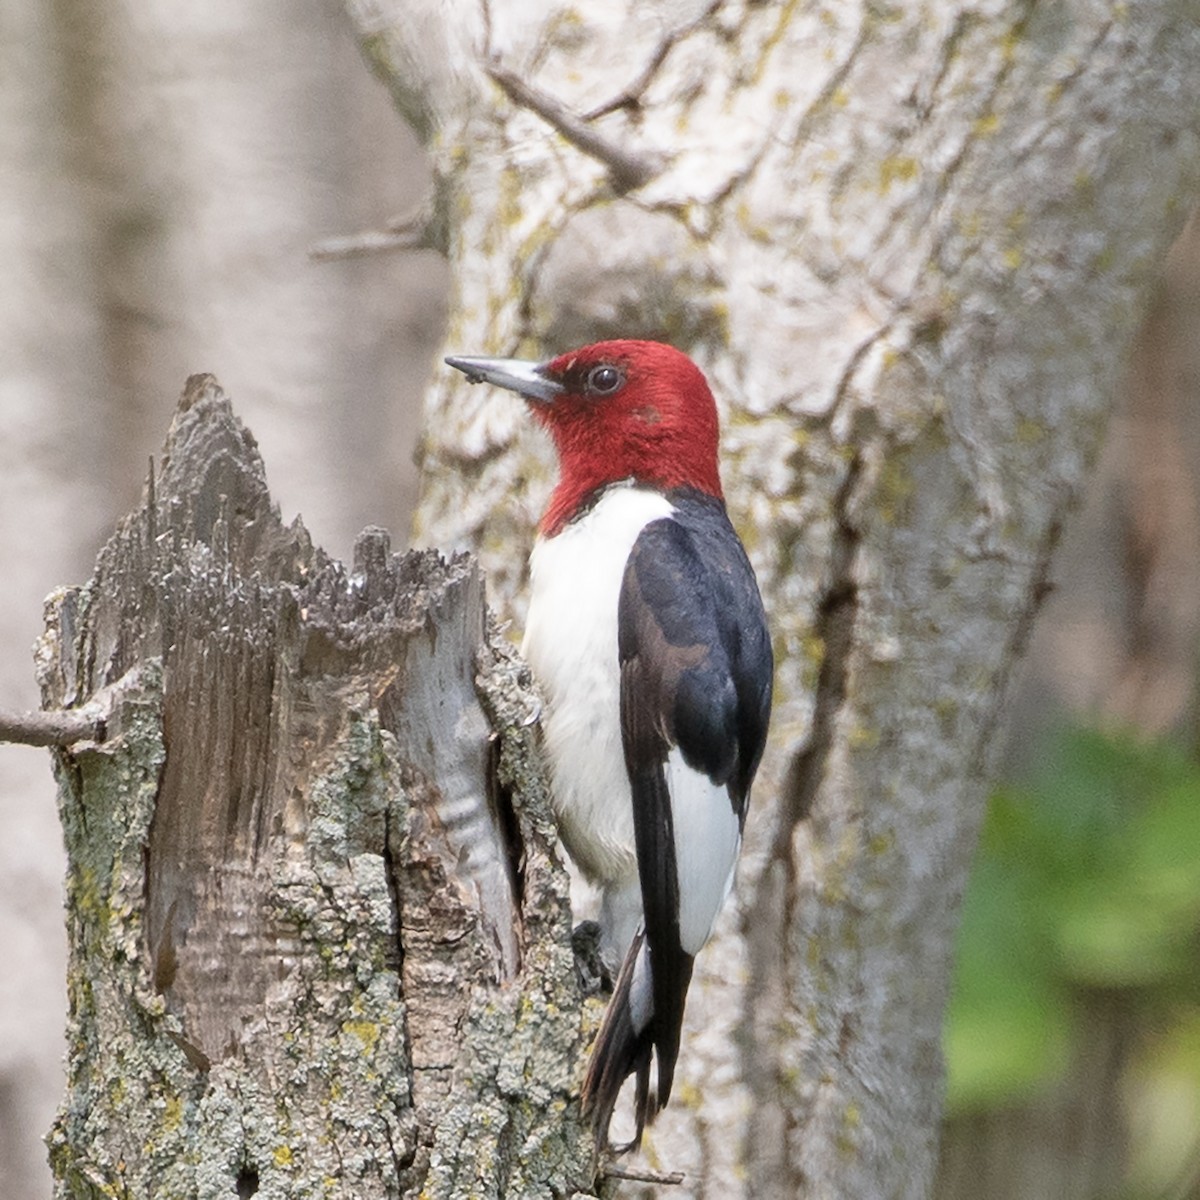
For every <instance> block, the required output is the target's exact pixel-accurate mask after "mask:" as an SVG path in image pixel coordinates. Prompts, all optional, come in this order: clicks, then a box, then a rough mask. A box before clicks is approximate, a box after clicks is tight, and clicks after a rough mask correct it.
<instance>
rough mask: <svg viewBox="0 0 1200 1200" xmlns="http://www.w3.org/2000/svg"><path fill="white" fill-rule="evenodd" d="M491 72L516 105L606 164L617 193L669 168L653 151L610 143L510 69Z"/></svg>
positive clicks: (494, 67) (495, 66) (495, 67)
mask: <svg viewBox="0 0 1200 1200" xmlns="http://www.w3.org/2000/svg"><path fill="white" fill-rule="evenodd" d="M487 72H488V74H489V75H490V76H491V77H492V78H493V79H494V80H495V81H496V83H497V84H499V85H500V88H501V90H502V91H503V92H504V94H505V95H506V96H507V97H508V98H509V99H510V100H511V101H512V102H513V103H514V104H517V105H520V107H521V108H527V109H529V110H530V112H535V113H537V115H538V116H539V117H541V118H542V120H543V121H545V122H546V123H547V124H549V125H552V126H553V127H554V128H555V129H556V130H557V131H558V132H559V133H561V134H562V135H563V137H565V138H566V139H567V141H568V142H570V143H571V145H573V146H575V147H576V148H577V149H579V150H582V151H583V152H584V154H587V155H588V156H590V157H591V158H594V159H596V160H597V161H598V162H602V163H604V165H605V166H606V167H608V169H609V171H610V173H611V175H612V181H613V186H614V187H615V188H616V189H617V191H619V192H628V191H632V190H633V189H634V188H639V187H642V186H643V185H644V184H647V183H649V182H650V180H651V179H653V178H654V177H655V176H656V175H659V174H661V173H662V171H663V169H664V168H665V167H666V158H665V156H664V155H662V154H658V153H656V152H654V151H651V150H644V151H642V152H641V153H633V152H631V151H629V150H626V149H625V148H624V147H622V146H618V145H617V144H616V143H614V142H611V141H609V139H608V138H606V137H604V136H603V135H602V134H600V133H598V132H597V131H596V130H595V129H593V128H592V127H591V126H590V125H589V124H588V123H587V121H586V120H585V119H584V118H583V117H580V116H577V115H576V114H575V113H573V112H571V110H570V109H569V108H567V107H566V106H565V105H564V104H563V103H562V102H561V101H559V100H556V99H555V98H554V97H553V96H550V95H548V94H547V93H545V92H542V91H539V90H538V89H537V88H534V87H532V86H531V85H530V84H528V83H526V82H525V81H524V80H523V79H521V78H520V76H518V75H516V74H514V73H513V72H512V71H510V70H508V68H506V67H502V66H500V65H499V64H498V63H492V64H491V65H489V66H488V68H487Z"/></svg>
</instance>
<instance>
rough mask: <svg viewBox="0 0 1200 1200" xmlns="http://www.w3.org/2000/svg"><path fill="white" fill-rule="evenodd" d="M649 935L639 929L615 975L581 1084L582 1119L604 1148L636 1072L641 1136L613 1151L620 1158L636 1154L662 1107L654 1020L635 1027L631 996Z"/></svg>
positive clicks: (636, 1114) (637, 1115)
mask: <svg viewBox="0 0 1200 1200" xmlns="http://www.w3.org/2000/svg"><path fill="white" fill-rule="evenodd" d="M644 940H645V935H644V934H643V933H642V931H641V930H639V931H638V933H637V935H636V936H635V937H634V939H633V944H632V945H631V946H630V947H629V951H628V953H627V954H626V955H625V961H624V962H623V963H622V964H621V971H620V973H619V974H618V975H617V982H616V986H615V987H614V989H613V995H612V999H611V1000H610V1001H609V1002H608V1008H607V1009H606V1010H605V1013H604V1020H603V1021H601V1022H600V1031H599V1033H597V1034H596V1041H595V1043H594V1044H593V1045H592V1058H591V1062H589V1063H588V1071H587V1076H586V1078H585V1079H584V1081H583V1117H584V1120H586V1121H588V1122H589V1123H590V1124H591V1126H592V1128H593V1129H594V1130H595V1132H596V1139H597V1141H598V1142H599V1144H600V1145H601V1146H602V1147H607V1146H608V1126H609V1123H610V1122H611V1121H612V1114H613V1109H614V1108H615V1107H616V1104H617V1097H618V1096H620V1094H621V1088H622V1086H623V1085H624V1083H625V1080H626V1079H628V1078H629V1076H630V1075H632V1074H633V1073H634V1072H635V1071H636V1072H637V1086H636V1090H635V1092H634V1115H635V1117H636V1120H637V1133H636V1135H635V1136H634V1139H633V1141H632V1142H630V1143H629V1144H628V1145H625V1146H619V1147H613V1149H615V1150H616V1151H617V1153H619V1154H623V1153H624V1152H625V1151H627V1150H635V1149H637V1147H638V1146H640V1145H641V1142H642V1133H643V1131H644V1130H645V1128H646V1125H647V1124H648V1123H649V1122H650V1121H652V1120H654V1114H655V1113H656V1112H657V1111H658V1105H657V1104H656V1103H655V1100H654V1098H653V1097H652V1096H651V1094H650V1054H651V1050H652V1049H653V1047H654V1021H653V1019H651V1021H650V1022H649V1024H648V1025H647V1026H646V1028H645V1029H643V1030H641V1031H640V1032H639V1031H637V1030H635V1029H634V1027H633V1012H632V1009H631V1007H630V1001H629V993H630V989H631V988H632V986H633V971H634V967H635V966H636V965H637V958H638V954H639V953H640V952H641V948H642V942H643V941H644Z"/></svg>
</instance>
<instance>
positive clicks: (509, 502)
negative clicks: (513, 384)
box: [347, 0, 1200, 1198]
mask: <svg viewBox="0 0 1200 1200" xmlns="http://www.w3.org/2000/svg"><path fill="white" fill-rule="evenodd" d="M347 8H348V10H349V11H350V12H351V14H352V15H353V16H354V18H355V20H356V22H357V23H358V27H359V29H360V33H361V35H362V38H363V43H364V47H365V49H366V52H367V54H368V56H369V57H370V59H371V61H372V62H373V63H374V64H375V66H376V68H377V69H378V70H379V72H380V73H381V74H382V76H383V77H384V78H385V79H386V80H388V82H389V83H390V85H391V87H392V88H393V92H394V94H395V96H396V99H397V102H398V104H399V105H400V107H401V109H402V111H404V112H405V114H406V115H407V116H408V117H409V119H410V120H411V121H412V123H413V124H414V126H415V127H416V128H417V129H418V130H419V131H420V132H421V133H422V135H423V136H424V137H425V139H426V142H427V145H428V146H429V150H430V153H431V156H432V161H433V165H434V175H435V185H434V192H435V199H434V203H433V204H432V206H431V212H432V216H431V219H430V221H429V224H428V226H427V229H426V230H425V233H426V238H427V240H429V241H431V242H433V243H435V244H439V245H441V246H443V247H444V248H445V250H446V253H447V255H448V257H449V260H450V264H451V269H452V278H453V285H452V286H453V288H454V296H453V300H452V305H451V312H452V316H451V322H450V328H449V332H448V335H447V346H448V348H449V349H452V350H454V351H458V352H462V353H483V354H495V353H512V352H524V353H528V354H533V355H538V354H544V353H549V352H551V351H561V350H563V349H566V348H567V347H569V346H570V345H573V344H578V343H581V342H584V341H589V340H592V339H595V338H600V337H605V336H650V337H663V338H667V339H669V340H671V341H673V342H675V343H676V344H677V345H680V346H682V347H683V348H685V349H687V350H689V351H690V352H691V353H692V354H693V355H694V356H695V357H696V358H697V359H698V361H699V362H700V363H701V365H702V366H704V367H705V369H706V370H707V371H708V373H709V375H710V378H711V379H712V381H713V383H714V386H715V390H716V391H717V394H718V397H719V400H720V401H721V402H722V403H723V404H724V407H725V416H726V421H725V429H726V439H725V447H724V449H725V461H726V476H727V481H728V483H729V485H730V486H729V490H730V498H731V508H732V510H733V514H734V517H735V522H736V523H737V524H738V526H739V527H740V529H741V531H742V533H743V535H744V537H745V539H746V541H747V544H748V547H749V549H750V551H751V553H752V555H753V557H754V559H755V562H756V565H757V567H758V570H759V574H760V578H761V580H762V582H763V584H764V590H765V592H766V596H767V600H768V605H769V608H770V610H771V614H772V619H773V625H774V631H775V644H776V648H777V651H778V655H777V657H778V660H779V671H778V679H777V708H776V718H775V724H774V742H773V748H772V751H771V753H770V754H769V756H768V760H767V762H766V764H765V769H764V778H763V780H762V785H761V786H760V787H759V790H758V794H757V800H756V810H755V813H754V816H753V818H752V822H751V829H750V856H749V862H748V869H746V870H744V871H743V873H742V879H741V882H740V887H739V899H740V928H735V926H736V925H737V924H738V922H736V921H729V922H727V924H726V925H725V927H724V931H723V933H722V935H721V936H720V937H719V938H718V939H717V942H716V944H714V945H712V946H710V947H709V948H708V949H707V950H706V951H705V954H704V955H703V956H702V957H701V960H700V978H699V980H698V986H697V987H696V988H694V991H693V996H692V998H691V999H690V1001H689V1017H690V1024H689V1032H687V1033H685V1044H684V1050H683V1056H682V1059H681V1070H680V1084H681V1086H680V1089H679V1092H680V1100H681V1103H679V1104H677V1105H675V1106H673V1107H672V1108H671V1109H668V1111H667V1113H666V1114H664V1117H663V1119H662V1121H661V1122H660V1124H659V1126H657V1127H656V1130H655V1134H654V1137H653V1138H652V1139H651V1141H650V1149H651V1151H652V1152H653V1153H655V1154H657V1155H658V1156H659V1157H660V1158H662V1159H665V1161H666V1162H668V1163H669V1165H671V1166H673V1167H682V1168H684V1169H686V1170H688V1171H689V1172H690V1177H691V1179H692V1180H693V1181H694V1194H701V1193H704V1194H709V1195H722V1196H730V1197H735V1196H739V1195H754V1196H783V1195H796V1194H799V1195H808V1196H822V1197H826V1196H828V1197H833V1196H844V1197H856V1198H861V1197H877V1196H879V1197H920V1196H924V1195H926V1194H928V1192H929V1189H930V1186H931V1179H932V1174H933V1170H934V1163H935V1158H936V1137H937V1127H938V1117H939V1111H940V1097H941V1086H942V1084H941V1080H942V1067H941V1053H940V1033H941V1022H942V1013H943V1008H944V1003H945V999H946V993H947V988H948V984H949V975H950V966H951V947H952V941H953V935H954V931H955V927H956V922H957V918H958V909H959V902H960V897H961V895H962V892H963V887H964V884H965V880H966V876H967V871H968V868H969V863H970V858H971V853H972V850H973V847H974V843H975V838H976V833H977V829H978V825H979V820H980V816H981V812H982V804H983V799H984V796H985V792H986V784H987V780H988V775H989V771H990V769H991V764H992V760H993V756H994V750H995V746H994V741H995V739H994V733H995V731H996V729H997V726H998V723H999V721H1000V719H1001V714H1002V710H1003V704H1004V701H1005V697H1006V693H1007V687H1008V681H1009V679H1010V677H1011V675H1012V672H1013V669H1014V667H1015V665H1016V664H1017V662H1018V660H1019V658H1020V656H1021V653H1022V651H1023V648H1024V647H1025V645H1026V643H1027V639H1028V636H1029V632H1030V627H1031V623H1032V620H1033V617H1034V614H1035V613H1036V611H1037V609H1038V606H1039V603H1040V601H1041V599H1042V597H1043V595H1044V593H1045V592H1046V590H1047V588H1048V586H1049V581H1050V569H1051V558H1052V554H1053V551H1054V549H1055V546H1056V544H1057V542H1058V540H1059V535H1060V532H1061V529H1062V526H1063V523H1064V520H1065V519H1066V517H1067V515H1068V513H1069V511H1070V509H1071V507H1072V505H1073V504H1074V502H1075V499H1076V497H1077V495H1078V493H1079V490H1080V487H1081V485H1082V484H1083V482H1084V481H1085V480H1086V478H1087V476H1088V473H1089V471H1090V469H1091V465H1092V463H1093V461H1094V457H1095V454H1096V451H1097V447H1098V444H1099V441H1100V436H1101V433H1102V430H1103V428H1104V423H1105V419H1106V416H1107V413H1108V409H1109V403H1110V397H1111V393H1112V390H1113V383H1114V379H1115V377H1116V375H1117V373H1118V370H1119V367H1120V364H1121V362H1122V358H1123V356H1124V353H1125V350H1126V348H1127V346H1128V344H1129V341H1130V339H1131V337H1132V335H1133V333H1134V330H1135V329H1136V326H1137V323H1138V321H1139V318H1140V315H1141V312H1142V309H1143V306H1144V303H1145V300H1146V297H1147V294H1148V291H1149V288H1150V285H1151V283H1152V280H1153V277H1154V273H1155V270H1156V267H1157V265H1158V263H1159V262H1160V261H1161V258H1162V255H1163V252H1164V250H1165V248H1166V246H1167V245H1168V244H1169V242H1170V240H1171V238H1172V236H1173V235H1174V233H1175V232H1176V231H1177V229H1178V227H1179V224H1180V222H1181V221H1182V218H1183V217H1184V216H1185V215H1186V213H1187V211H1188V209H1189V207H1190V206H1191V204H1192V203H1193V201H1194V197H1195V186H1196V182H1197V178H1198V175H1200V143H1198V138H1197V133H1198V131H1200V45H1198V43H1197V36H1196V30H1195V13H1194V9H1193V8H1192V6H1189V5H1186V4H1179V3H1175V2H1168V0H1151V2H1147V3H1138V4H1132V5H1122V6H1118V7H1114V6H1113V5H1111V4H1109V3H1107V0H1071V2H1069V3H1063V4H1056V5H1034V4H1029V3H1026V2H1023V0H1021V2H1019V0H993V2H989V3H985V4H983V5H968V4H963V3H954V2H951V0H930V2H929V3H925V4H921V5H908V6H893V7H890V8H880V7H879V6H878V5H873V4H861V5H859V4H838V5H833V6H824V7H822V6H815V5H809V6H803V5H799V6H798V5H771V4H744V5H741V4H726V3H722V2H720V0H716V2H715V3H713V2H709V0H697V2H696V3H690V4H689V3H685V4H682V5H681V4H679V3H674V2H671V3H668V2H666V0H663V2H661V3H641V2H639V3H637V4H632V3H631V4H629V5H627V6H626V7H625V8H624V9H621V8H614V6H613V5H612V4H610V3H608V2H607V0H582V2H581V3H576V4H573V5H572V6H571V7H570V8H569V9H559V8H548V9H545V10H543V11H542V12H541V13H540V14H539V15H537V16H530V15H529V8H528V6H527V5H524V4H522V3H520V2H519V0H491V2H490V3H488V4H487V5H485V6H483V7H482V9H481V8H480V7H479V6H477V5H474V4H471V3H467V2H466V0H459V2H457V3H449V4H447V3H445V2H444V0H438V2H437V3H433V2H432V0H403V2H400V0H347ZM427 413H428V415H427V430H426V435H425V441H424V447H423V465H424V467H425V472H426V475H425V484H424V488H423V494H422V501H421V505H420V508H419V511H418V530H419V533H420V535H421V537H422V538H423V539H424V540H425V541H426V542H427V543H428V544H431V545H443V546H446V545H461V546H469V547H474V548H476V549H478V551H479V552H480V554H481V557H482V562H483V564H484V567H485V569H486V571H487V573H488V576H489V579H490V580H491V581H492V582H493V584H494V588H495V591H494V594H495V596H496V598H497V601H498V603H499V604H500V606H501V609H502V611H504V612H511V613H513V614H515V615H516V616H517V617H518V618H519V616H520V614H521V601H520V592H521V587H522V573H523V568H522V563H523V561H524V556H523V554H522V552H521V550H520V549H519V547H523V546H525V545H527V543H528V540H529V536H530V534H529V530H530V525H531V522H532V520H533V519H534V518H535V516H536V513H537V511H538V509H539V507H540V505H541V502H542V499H543V498H544V496H545V494H546V491H547V488H548V486H549V477H550V473H551V465H550V461H549V453H548V449H547V447H546V445H545V444H544V442H541V441H539V440H538V438H537V436H536V435H535V434H534V433H532V432H531V431H530V429H529V424H528V422H527V421H526V419H525V417H524V415H523V414H522V412H521V410H520V406H519V404H518V403H516V402H515V401H512V400H510V399H506V398H504V397H499V396H497V395H495V394H494V393H492V392H489V390H488V389H474V390H469V389H468V388H467V387H466V386H465V385H464V384H463V383H462V381H461V380H460V379H459V378H457V377H456V376H455V375H454V374H453V373H449V372H444V373H442V374H441V375H439V376H437V377H436V378H435V382H434V384H433V385H432V387H431V390H430V393H429V397H428V401H427Z"/></svg>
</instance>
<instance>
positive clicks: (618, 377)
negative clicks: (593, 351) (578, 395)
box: [587, 363, 625, 396]
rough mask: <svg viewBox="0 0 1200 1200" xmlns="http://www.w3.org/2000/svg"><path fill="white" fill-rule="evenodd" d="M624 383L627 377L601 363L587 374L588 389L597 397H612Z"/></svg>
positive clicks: (614, 368)
mask: <svg viewBox="0 0 1200 1200" xmlns="http://www.w3.org/2000/svg"><path fill="white" fill-rule="evenodd" d="M624 382H625V376H624V375H622V374H621V372H620V371H619V370H618V369H617V368H616V367H610V366H608V364H607V363H601V364H600V366H598V367H593V368H592V369H591V370H590V371H589V372H588V373H587V389H588V391H589V392H592V393H593V394H594V395H597V396H611V395H612V394H613V392H615V391H616V390H617V388H619V387H620V386H621V384H623V383H624Z"/></svg>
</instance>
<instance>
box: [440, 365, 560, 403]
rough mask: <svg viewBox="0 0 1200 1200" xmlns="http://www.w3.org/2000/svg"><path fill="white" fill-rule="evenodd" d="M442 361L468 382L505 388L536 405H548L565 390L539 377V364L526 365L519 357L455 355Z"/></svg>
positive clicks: (540, 366)
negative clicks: (465, 356) (463, 376)
mask: <svg viewBox="0 0 1200 1200" xmlns="http://www.w3.org/2000/svg"><path fill="white" fill-rule="evenodd" d="M446 362H447V363H448V364H449V365H450V366H452V367H454V368H455V369H456V370H458V371H461V372H462V373H463V374H464V375H465V376H466V377H467V379H468V380H470V382H471V383H490V384H492V385H493V386H494V387H502V388H507V389H508V390H509V391H510V392H516V393H517V395H519V396H524V397H525V399H526V400H535V401H537V402H538V403H539V404H552V403H553V402H554V401H555V400H556V399H557V398H558V397H559V396H561V395H562V394H563V392H564V391H565V389H564V388H563V386H562V384H560V383H555V382H554V380H552V379H547V378H546V376H545V375H543V374H542V365H541V363H535V362H526V361H525V360H524V359H520V358H459V357H457V356H454V357H449V358H447V359H446Z"/></svg>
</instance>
